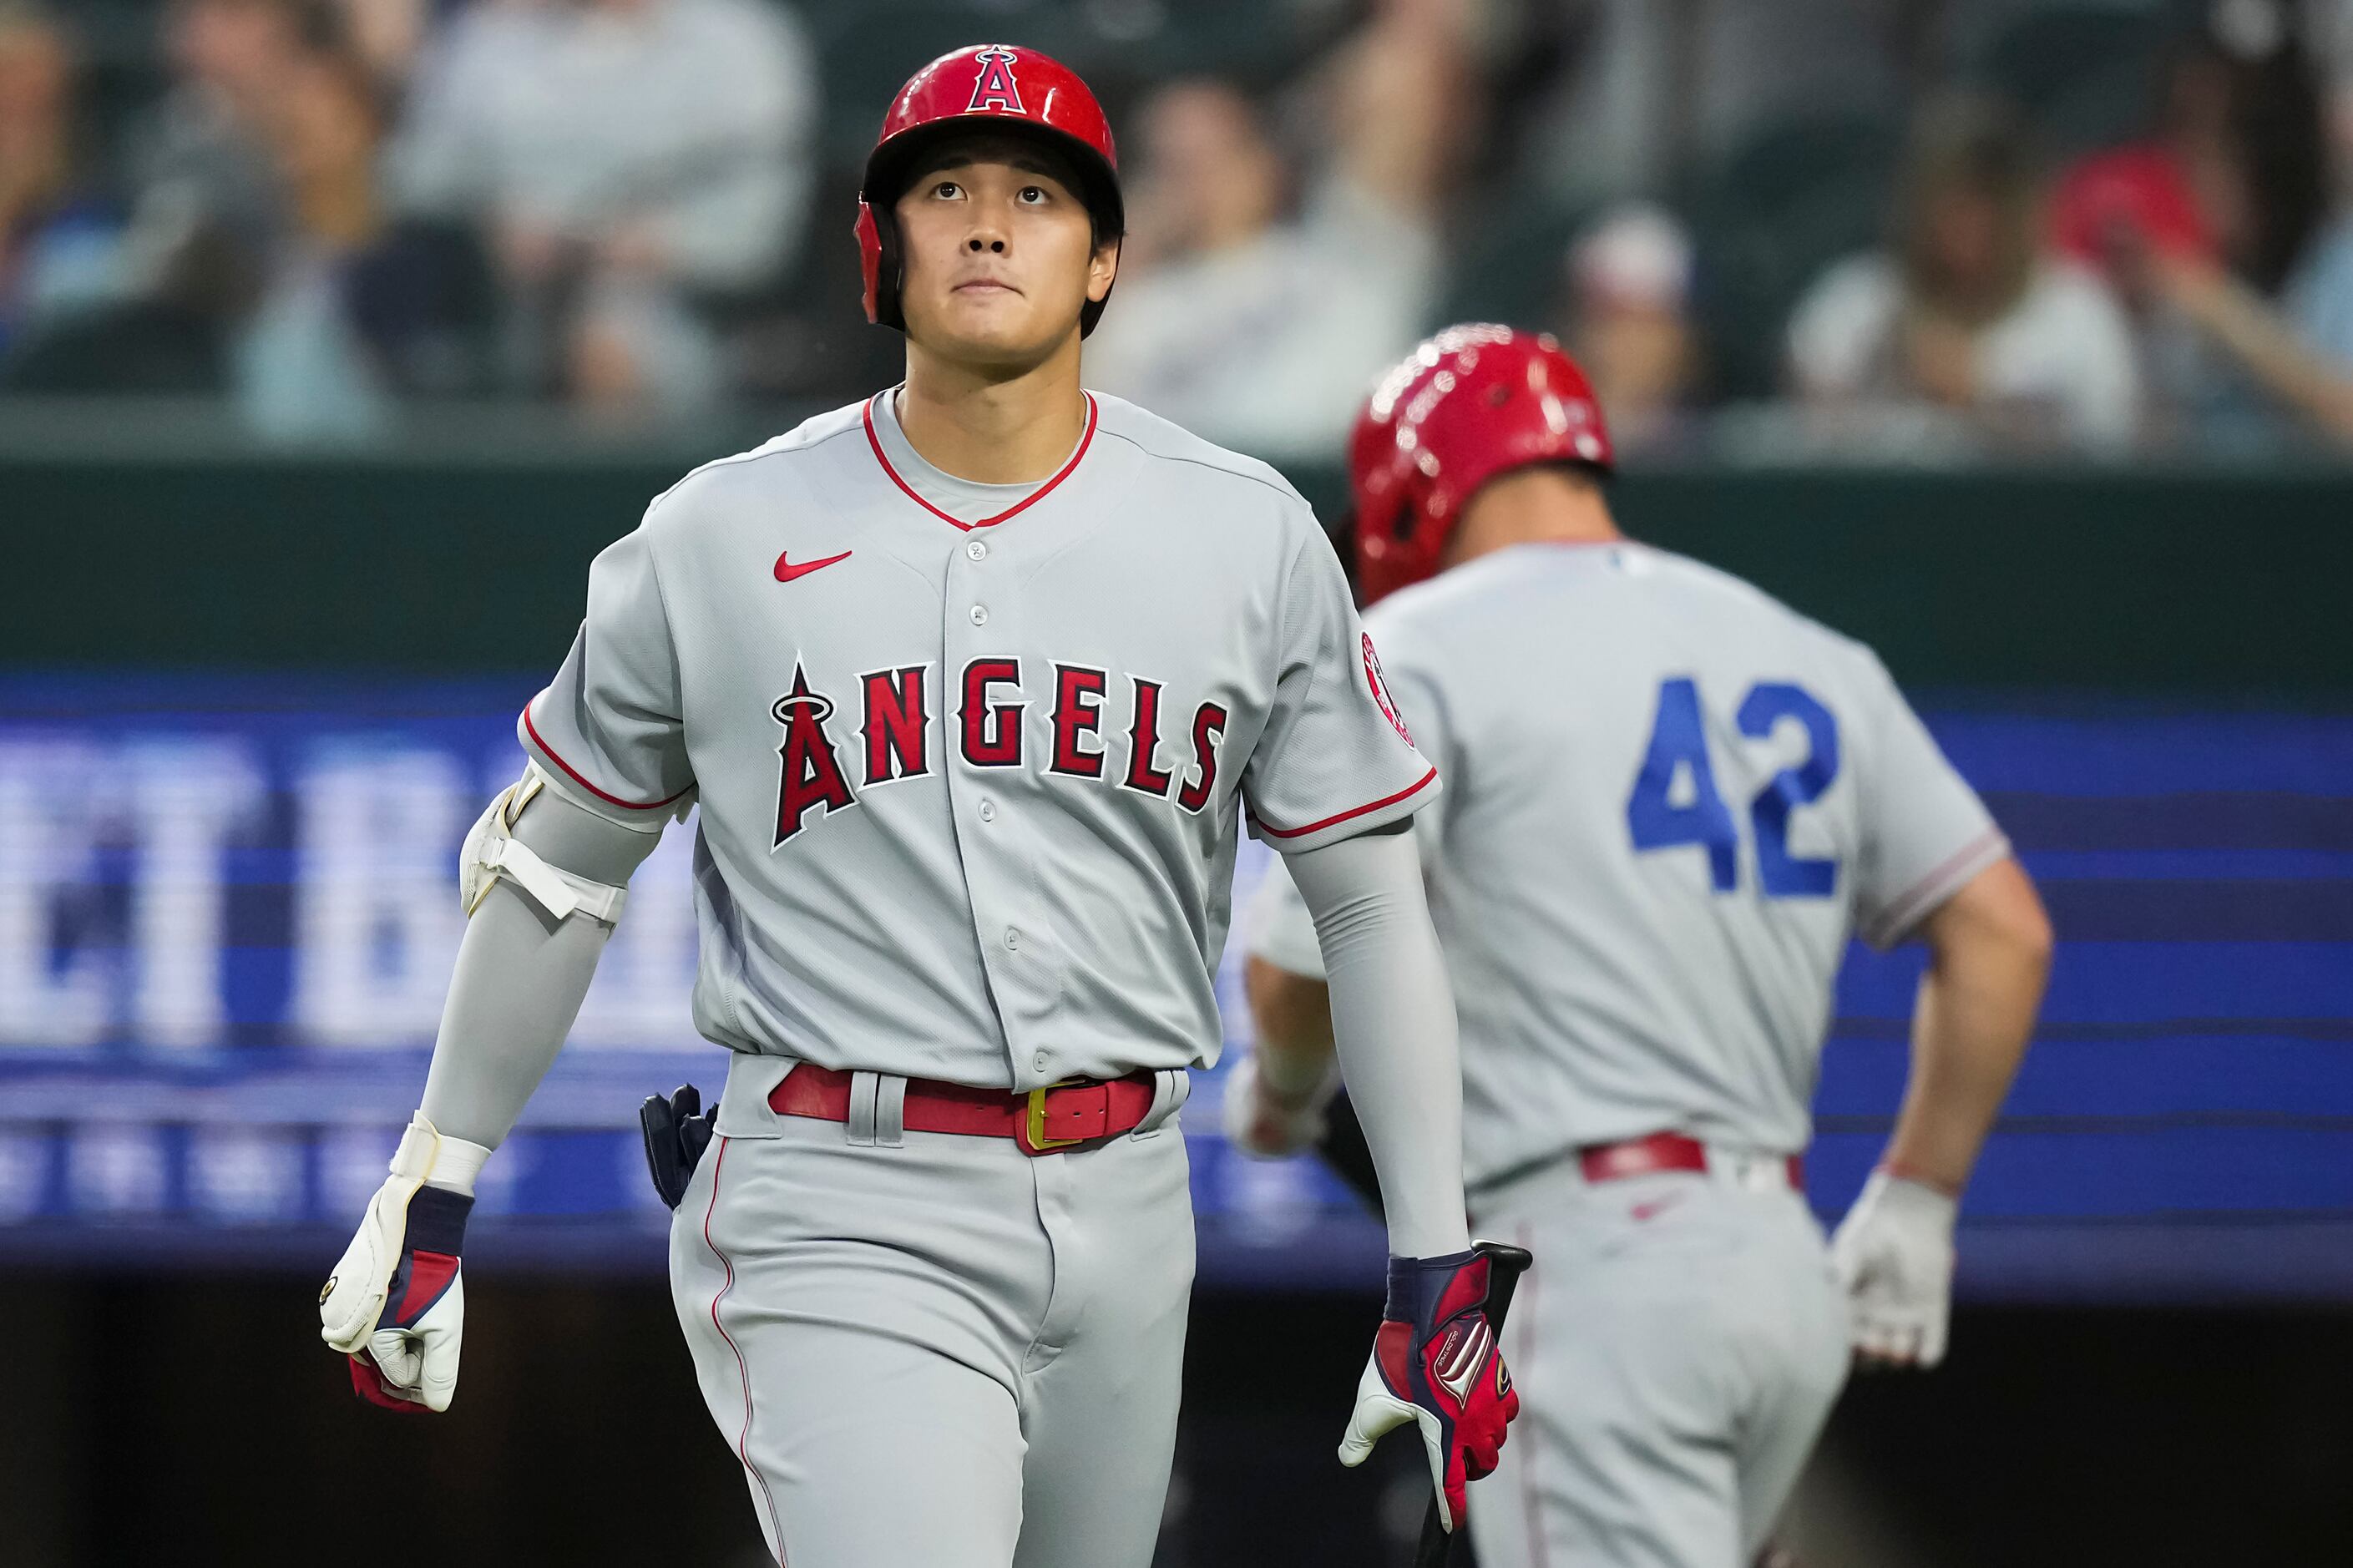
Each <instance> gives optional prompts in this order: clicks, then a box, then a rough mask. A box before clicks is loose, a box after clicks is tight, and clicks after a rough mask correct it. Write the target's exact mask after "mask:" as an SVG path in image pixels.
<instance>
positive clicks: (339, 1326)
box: [319, 1114, 491, 1411]
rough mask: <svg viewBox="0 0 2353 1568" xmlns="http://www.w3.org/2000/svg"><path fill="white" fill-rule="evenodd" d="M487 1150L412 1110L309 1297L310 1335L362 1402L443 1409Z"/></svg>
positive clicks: (453, 1370) (451, 1386)
mask: <svg viewBox="0 0 2353 1568" xmlns="http://www.w3.org/2000/svg"><path fill="white" fill-rule="evenodd" d="M490 1153H491V1152H490V1151H489V1150H488V1149H485V1148H484V1147H482V1146H481V1145H480V1144H479V1143H469V1142H466V1141H465V1140H464V1139H461V1138H444V1137H443V1136H441V1134H440V1133H439V1132H438V1131H435V1130H434V1127H433V1124H432V1123H431V1122H429V1121H426V1120H425V1118H424V1116H423V1115H422V1114H419V1115H418V1116H417V1118H416V1119H415V1120H414V1121H411V1122H410V1123H409V1125H408V1131H406V1132H405V1133H403V1134H402V1135H401V1140H400V1147H399V1148H398V1149H396V1150H395V1151H394V1152H393V1156H392V1173H391V1175H390V1176H388V1177H387V1178H386V1179H385V1184H384V1185H383V1186H381V1187H379V1188H377V1189H376V1194H375V1197H373V1198H371V1199H369V1200H368V1206H367V1213H366V1214H365V1215H364V1216H362V1218H361V1220H360V1228H359V1232H358V1234H357V1235H355V1236H353V1237H352V1244H351V1245H350V1246H349V1247H345V1248H344V1249H343V1257H342V1258H340V1259H338V1260H337V1261H336V1264H335V1269H334V1272H333V1273H332V1274H330V1275H329V1276H328V1277H327V1283H326V1285H325V1286H324V1287H323V1288H322V1289H321V1290H320V1292H319V1337H320V1338H321V1339H322V1340H324V1341H326V1342H327V1344H328V1346H329V1348H331V1349H333V1350H337V1351H341V1352H343V1354H345V1355H347V1356H349V1357H351V1360H352V1387H353V1391H354V1392H356V1393H357V1394H359V1395H360V1397H361V1398H363V1399H365V1400H368V1401H369V1402H370V1403H372V1404H376V1405H385V1406H388V1407H390V1408H392V1409H395V1410H409V1411H415V1410H419V1409H424V1410H434V1411H440V1410H447V1409H448V1408H449V1398H450V1395H451V1394H454V1393H456V1392H457V1387H458V1349H459V1342H460V1340H461V1339H462V1337H463V1333H464V1328H465V1317H466V1286H465V1280H464V1278H463V1276H462V1274H461V1272H460V1266H459V1256H458V1255H459V1249H460V1248H461V1247H463V1246H464V1244H465V1237H466V1216H467V1215H469V1214H470V1212H471V1211H472V1209H473V1206H474V1176H475V1173H477V1172H479V1171H480V1169H481V1168H482V1162H483V1161H484V1160H487V1159H488V1158H490ZM428 1179H429V1180H430V1181H431V1183H432V1184H431V1185H429V1186H428V1185H427V1180H428Z"/></svg>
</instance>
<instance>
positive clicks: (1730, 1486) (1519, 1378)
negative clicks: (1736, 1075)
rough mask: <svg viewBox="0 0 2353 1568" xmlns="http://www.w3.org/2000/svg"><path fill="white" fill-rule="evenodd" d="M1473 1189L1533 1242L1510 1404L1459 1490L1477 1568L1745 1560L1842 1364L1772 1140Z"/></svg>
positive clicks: (1677, 1565)
mask: <svg viewBox="0 0 2353 1568" xmlns="http://www.w3.org/2000/svg"><path fill="white" fill-rule="evenodd" d="M1713 1164H1714V1166H1715V1168H1713V1169H1711V1170H1710V1171H1708V1172H1706V1173H1696V1172H1668V1173H1656V1174H1650V1175H1642V1176H1636V1177H1631V1178H1629V1179H1625V1180H1620V1181H1612V1182H1604V1183H1598V1184H1588V1183H1587V1181H1586V1180H1585V1178H1584V1176H1583V1175H1582V1174H1580V1173H1579V1172H1578V1170H1577V1162H1576V1161H1574V1160H1567V1161H1562V1162H1558V1163H1555V1164H1552V1165H1549V1166H1546V1168H1544V1169H1543V1170H1541V1171H1539V1172H1536V1173H1534V1174H1532V1175H1529V1176H1526V1177H1524V1178H1522V1179H1520V1180H1518V1181H1515V1182H1513V1183H1511V1184H1507V1185H1506V1186H1504V1187H1503V1188H1500V1189H1498V1190H1496V1191H1495V1192H1493V1193H1491V1194H1485V1195H1483V1196H1482V1197H1479V1198H1474V1199H1473V1200H1472V1220H1473V1224H1472V1230H1473V1232H1474V1233H1475V1234H1477V1235H1480V1236H1485V1237H1494V1238H1495V1239H1497V1240H1504V1241H1513V1242H1516V1243H1517V1244H1519V1245H1520V1246H1523V1247H1527V1248H1529V1249H1530V1250H1531V1251H1533V1252H1534V1253H1535V1267H1534V1268H1532V1269H1531V1270H1530V1271H1529V1273H1528V1274H1527V1276H1526V1277H1525V1279H1523V1280H1522V1281H1521V1284H1520V1287H1519V1294H1518V1296H1517V1297H1516V1298H1515V1299H1514V1302H1513V1306H1512V1315H1511V1318H1510V1321H1508V1323H1507V1324H1506V1325H1505V1328H1504V1355H1505V1358H1506V1359H1507V1360H1508V1361H1509V1363H1511V1368H1512V1376H1513V1381H1514V1384H1516V1385H1517V1386H1518V1388H1519V1391H1520V1398H1521V1401H1522V1406H1521V1411H1520V1418H1519V1419H1518V1420H1517V1421H1516V1422H1514V1423H1513V1426H1512V1436H1511V1441H1510V1442H1508V1443H1506V1444H1504V1454H1503V1464H1502V1466H1501V1467H1500V1468H1498V1469H1497V1470H1496V1472H1495V1474H1494V1475H1493V1477H1492V1478H1490V1479H1487V1480H1484V1481H1482V1482H1481V1483H1479V1485H1478V1486H1477V1487H1475V1488H1474V1489H1472V1493H1471V1528H1472V1539H1473V1540H1474V1541H1475V1542H1476V1543H1477V1546H1478V1550H1479V1561H1480V1563H1482V1565H1483V1568H1602V1565H1605V1564H1606V1565H1608V1568H1746V1565H1747V1564H1748V1563H1749V1562H1750V1561H1751V1560H1752V1559H1753V1558H1754V1556H1755V1555H1756V1552H1757V1549H1758V1547H1759V1546H1761V1545H1762V1544H1763V1543H1764V1542H1765V1540H1766V1538H1767V1535H1768V1534H1769V1533H1770V1532H1771V1531H1772V1528H1773V1524H1774V1521H1775V1520H1776V1519H1777V1518H1778V1515H1779V1513H1780V1511H1781V1508H1782V1505H1783V1504H1784V1503H1785V1502H1786V1501H1787V1500H1788V1495H1789V1492H1790V1489H1792V1488H1793V1487H1794V1486H1795V1485H1796V1484H1797V1479H1798V1475H1799V1471H1800V1470H1802V1469H1803V1468H1804V1467H1805V1463H1806V1458H1807V1456H1808V1455H1809V1454H1810V1452H1811V1451H1812V1449H1813V1446H1814V1441H1815V1439H1816V1437H1818V1436H1820V1432H1821V1428H1822V1424H1823V1422H1824V1421H1825V1420H1826V1419H1827V1418H1828V1416H1829V1415H1830V1409H1831V1403H1832V1402H1833V1401H1834V1400H1835V1399H1836V1398H1837V1397H1838V1392H1839V1389H1840V1388H1841V1386H1842V1385H1843V1384H1844V1383H1845V1380H1846V1373H1847V1355H1848V1352H1847V1314H1846V1303H1845V1297H1844V1295H1843V1294H1842V1293H1841V1290H1840V1289H1839V1287H1838V1283H1837V1281H1836V1279H1834V1278H1833V1277H1832V1275H1831V1266H1830V1258H1829V1254H1828V1252H1827V1250H1826V1248H1825V1247H1824V1246H1823V1241H1822V1235H1821V1231H1820V1227H1819V1226H1817V1225H1816V1224H1815V1223H1814V1218H1813V1215H1812V1214H1811V1213H1810V1212H1809V1211H1808V1209H1807V1207H1806V1204H1805V1200H1804V1199H1803V1198H1802V1197H1801V1196H1800V1195H1799V1194H1797V1193H1795V1192H1793V1191H1791V1190H1790V1188H1789V1186H1788V1182H1787V1179H1786V1177H1785V1176H1784V1175H1783V1174H1782V1172H1781V1168H1780V1167H1781V1162H1780V1161H1778V1160H1776V1159H1757V1160H1751V1161H1741V1160H1738V1159H1725V1158H1722V1157H1717V1158H1715V1159H1714V1161H1713Z"/></svg>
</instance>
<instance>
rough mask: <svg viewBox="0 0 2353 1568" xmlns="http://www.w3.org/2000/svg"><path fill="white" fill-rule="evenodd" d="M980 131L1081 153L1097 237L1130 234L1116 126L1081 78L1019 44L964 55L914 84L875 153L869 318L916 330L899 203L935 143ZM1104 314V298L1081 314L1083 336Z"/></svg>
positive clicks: (869, 199)
mask: <svg viewBox="0 0 2353 1568" xmlns="http://www.w3.org/2000/svg"><path fill="white" fill-rule="evenodd" d="M976 125H981V126H986V127H987V129H989V130H1018V132H1019V133H1020V134H1023V135H1034V136H1037V137H1039V138H1040V139H1041V140H1043V141H1046V142H1050V143H1051V144H1052V145H1054V146H1056V147H1059V148H1060V149H1061V150H1062V151H1064V152H1066V153H1071V154H1073V155H1074V156H1075V158H1076V160H1077V162H1078V165H1079V176H1080V180H1081V183H1082V185H1083V186H1084V189H1082V191H1081V192H1080V193H1079V195H1080V198H1081V199H1082V200H1083V201H1084V202H1085V203H1086V204H1087V210H1088V211H1089V212H1090V213H1092V215H1093V216H1094V220H1095V237H1096V238H1097V239H1098V240H1103V239H1117V238H1118V237H1120V236H1121V235H1123V234H1124V233H1125V232H1126V229H1127V215H1126V208H1125V206H1124V204H1123V203H1122V202H1121V200H1120V195H1119V155H1118V153H1115V152H1114V151H1113V148H1112V142H1111V121H1109V120H1107V119H1105V118H1104V116H1103V105H1102V104H1100V103H1097V102H1096V101H1095V95H1094V94H1093V93H1092V92H1089V91H1088V90H1087V84H1086V83H1085V82H1082V81H1081V80H1080V79H1079V75H1078V73H1077V72H1076V71H1074V70H1072V69H1071V68H1070V67H1068V66H1066V65H1064V64H1062V63H1061V62H1060V60H1057V59H1053V58H1049V57H1048V56H1045V55H1041V54H1039V52H1038V51H1037V50H1035V49H1025V48H1021V47H1018V46H1017V45H1013V44H975V45H973V46H971V47H969V48H962V49H957V50H955V52H954V53H952V54H944V55H942V56H941V57H940V58H938V59H935V60H934V61H933V62H932V63H931V64H930V65H927V66H925V67H924V68H923V69H922V70H919V71H917V72H916V73H915V74H914V75H913V76H912V77H909V78H908V79H907V85H906V86H904V87H902V88H901V89H899V96H898V97H896V98H894V99H892V100H891V110H890V112H889V113H887V114H885V115H884V116H883V117H882V134H881V136H880V137H878V138H877V139H876V140H875V142H874V151H873V152H871V153H868V154H867V157H866V179H865V181H864V183H863V184H860V186H859V190H858V255H859V262H860V266H861V267H862V268H864V270H865V274H866V319H867V320H868V321H874V322H877V323H879V324H881V325H882V326H886V327H896V328H898V329H899V330H900V331H906V330H907V320H906V318H905V317H904V316H903V315H902V314H901V313H900V310H899V267H900V260H899V226H898V224H897V223H896V222H895V221H893V219H892V211H891V209H892V204H894V203H895V202H897V201H898V199H899V196H900V194H901V193H902V191H904V190H905V189H906V182H907V171H908V169H909V168H910V167H911V166H912V165H913V163H914V161H915V159H916V158H917V157H918V156H920V155H921V154H922V153H923V150H924V149H925V148H926V147H928V146H930V145H931V144H932V143H933V142H935V141H937V140H938V139H939V138H941V137H943V136H945V135H949V134H952V133H954V132H955V131H957V130H960V129H961V130H969V129H971V128H973V127H974V126H976ZM1109 297H1110V296H1109V295H1108V294H1106V295H1105V296H1104V299H1106V300H1107V299H1108V298H1109ZM1102 314H1103V300H1089V301H1087V303H1086V305H1085V307H1084V308H1083V309H1082V310H1081V311H1080V312H1079V331H1080V333H1081V334H1082V335H1084V334H1085V333H1088V332H1091V331H1094V327H1095V321H1096V319H1097V318H1099V317H1100V316H1102Z"/></svg>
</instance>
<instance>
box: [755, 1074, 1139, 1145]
mask: <svg viewBox="0 0 2353 1568" xmlns="http://www.w3.org/2000/svg"><path fill="white" fill-rule="evenodd" d="M852 1076H853V1075H852V1074H849V1073H847V1072H840V1071H837V1070H835V1069H834V1068H821V1067H818V1065H817V1064H816V1063H814V1062H801V1063H799V1064H798V1065H797V1066H796V1067H795V1068H793V1070H792V1071H790V1072H788V1073H786V1075H785V1081H784V1082H782V1083H780V1084H778V1085H776V1088H775V1089H771V1090H769V1091H768V1109H769V1110H773V1111H775V1112H776V1114H777V1115H779V1116H807V1117H812V1118H814V1119H816V1120H817V1121H843V1122H846V1121H849V1080H850V1079H851V1077H852ZM1153 1090H1154V1081H1153V1075H1152V1074H1150V1073H1137V1074H1135V1075H1134V1076H1133V1077H1130V1078H1115V1079H1108V1080H1102V1079H1074V1080H1072V1081H1071V1082H1069V1083H1058V1084H1051V1085H1049V1086H1048V1087H1046V1088H1044V1089H1031V1090H1029V1092H1028V1093H1027V1094H1018V1093H1013V1092H1011V1091H1008V1090H1006V1089H976V1088H974V1087H973V1086H972V1085H970V1084H965V1083H942V1082H940V1081H938V1080H937V1079H928V1078H911V1079H908V1080H907V1100H906V1106H905V1110H904V1112H903V1115H902V1119H901V1120H902V1125H903V1126H905V1128H906V1129H907V1131H910V1132H961V1133H965V1134H967V1135H968V1136H971V1137H975V1138H1010V1139H1012V1140H1013V1141H1014V1142H1016V1143H1018V1144H1019V1145H1020V1147H1021V1152H1023V1153H1025V1154H1054V1153H1059V1152H1061V1151H1062V1150H1065V1149H1080V1148H1085V1147H1088V1146H1090V1145H1092V1144H1096V1143H1101V1142H1104V1141H1105V1140H1107V1139H1112V1138H1116V1137H1118V1136H1119V1135H1120V1134H1121V1133H1123V1132H1133V1131H1135V1130H1136V1128H1137V1127H1139V1126H1141V1125H1142V1124H1143V1122H1144V1119H1145V1117H1146V1116H1148V1115H1150V1114H1151V1113H1152V1097H1153Z"/></svg>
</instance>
